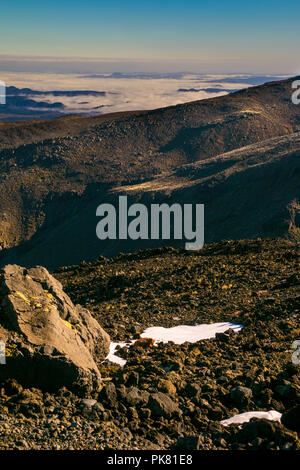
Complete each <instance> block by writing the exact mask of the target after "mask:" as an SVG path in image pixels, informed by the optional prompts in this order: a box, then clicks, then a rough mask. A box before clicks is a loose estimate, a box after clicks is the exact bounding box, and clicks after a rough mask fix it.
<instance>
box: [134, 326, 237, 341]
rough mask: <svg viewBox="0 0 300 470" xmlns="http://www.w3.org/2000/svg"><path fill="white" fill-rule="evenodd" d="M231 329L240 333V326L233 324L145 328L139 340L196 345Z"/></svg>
mask: <svg viewBox="0 0 300 470" xmlns="http://www.w3.org/2000/svg"><path fill="white" fill-rule="evenodd" d="M229 328H232V329H233V330H235V331H240V330H241V329H242V325H236V324H234V323H228V322H226V323H211V324H207V325H206V324H203V325H195V326H189V325H179V326H174V327H173V328H163V327H160V326H153V327H151V328H147V329H146V330H145V331H144V333H142V334H141V338H153V339H154V340H155V342H163V343H167V342H168V341H173V343H176V344H183V343H185V342H186V341H187V342H189V343H196V342H197V341H200V340H202V339H209V338H214V337H215V336H216V333H224V331H226V330H228V329H229Z"/></svg>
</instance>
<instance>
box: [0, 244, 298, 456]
mask: <svg viewBox="0 0 300 470" xmlns="http://www.w3.org/2000/svg"><path fill="white" fill-rule="evenodd" d="M54 275H55V277H56V278H58V279H59V280H60V281H61V282H62V285H63V287H64V289H65V291H66V292H67V294H68V295H70V298H71V299H72V301H73V302H74V303H80V304H81V305H82V306H84V307H86V306H88V308H89V310H90V311H91V313H92V314H93V316H94V318H95V319H96V320H98V321H100V323H101V324H102V325H103V327H104V328H105V330H106V331H107V332H108V333H109V334H110V336H111V338H112V340H115V341H119V340H128V341H129V340H131V339H134V338H138V337H139V334H140V333H141V332H142V331H143V329H144V328H146V327H149V326H152V325H154V326H155V325H156V326H165V327H170V326H176V325H180V324H187V325H194V324H198V323H199V324H201V323H212V322H219V321H221V322H224V321H230V322H233V323H238V324H242V325H243V328H242V330H241V331H240V332H239V333H236V332H234V331H232V330H229V331H228V332H227V333H223V334H219V335H217V337H216V338H212V339H209V340H202V341H199V342H196V343H193V344H191V343H185V344H183V345H175V344H173V343H168V344H160V345H158V346H154V347H151V343H150V342H149V343H148V346H147V344H145V343H142V342H140V343H139V342H137V343H136V344H135V346H133V347H130V348H128V349H126V348H125V349H122V350H121V351H120V352H119V353H118V354H119V355H122V356H123V357H124V358H126V359H127V363H126V365H125V366H124V368H122V367H120V366H118V365H116V364H111V363H108V362H104V363H103V364H102V365H101V366H100V371H101V375H102V378H103V387H102V389H101V390H100V392H99V391H97V390H95V391H94V392H91V393H90V394H88V395H86V397H85V398H82V397H79V396H78V395H76V394H74V393H72V392H71V391H70V390H68V389H66V388H62V389H61V390H60V391H58V392H55V393H49V392H47V391H45V390H43V391H41V390H39V389H37V388H31V389H28V388H25V389H23V387H22V386H21V385H20V384H18V383H17V382H16V381H13V380H2V382H1V384H0V390H1V395H0V397H1V398H0V400H1V403H0V423H1V427H0V436H1V439H0V447H1V448H2V449H12V448H15V449H16V448H17V449H28V448H30V449H107V448H110V449H170V448H177V449H196V448H198V449H256V450H262V449H264V450H265V449H286V450H289V449H298V450H299V449H300V441H299V437H300V428H299V422H300V419H299V412H300V379H299V365H296V364H294V363H293V362H292V352H293V350H292V347H291V346H292V342H293V341H295V340H298V339H299V335H300V329H299V325H300V323H299V315H300V311H299V308H300V284H299V282H300V280H299V247H297V246H296V245H291V244H290V243H288V242H287V241H284V240H280V239H266V240H252V241H236V242H221V243H214V244H210V245H206V246H205V248H204V249H203V250H201V251H200V252H193V253H192V252H186V251H182V250H175V249H173V248H159V249H156V250H146V251H142V252H139V253H134V254H129V255H119V256H118V257H116V258H113V259H110V260H108V259H105V258H100V259H98V260H97V261H96V262H94V263H82V264H80V265H77V266H71V267H64V268H60V269H59V270H57V271H56V272H55V273H54ZM0 367H5V366H3V365H0ZM257 410H261V411H268V410H276V411H277V412H280V413H282V418H281V422H282V423H281V424H280V423H278V422H270V421H267V420H261V419H259V420H257V419H256V420H253V421H250V422H249V423H245V424H243V425H242V426H238V425H230V426H227V427H225V426H224V425H222V424H221V423H220V421H221V420H224V419H227V418H229V417H230V416H234V415H236V414H238V413H242V412H246V411H257Z"/></svg>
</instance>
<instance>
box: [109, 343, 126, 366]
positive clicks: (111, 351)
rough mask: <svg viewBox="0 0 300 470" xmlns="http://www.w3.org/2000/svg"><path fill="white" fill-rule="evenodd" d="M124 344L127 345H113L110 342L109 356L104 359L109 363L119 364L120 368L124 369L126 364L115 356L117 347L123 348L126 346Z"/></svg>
mask: <svg viewBox="0 0 300 470" xmlns="http://www.w3.org/2000/svg"><path fill="white" fill-rule="evenodd" d="M126 344H128V343H124V342H121V343H113V342H111V343H110V347H109V354H108V356H107V357H106V358H105V359H106V360H108V361H110V362H114V363H115V364H119V365H120V366H122V367H124V366H125V364H126V360H125V359H123V358H122V357H120V356H117V355H116V354H115V352H116V350H117V347H118V346H120V347H121V348H124V347H125V346H126Z"/></svg>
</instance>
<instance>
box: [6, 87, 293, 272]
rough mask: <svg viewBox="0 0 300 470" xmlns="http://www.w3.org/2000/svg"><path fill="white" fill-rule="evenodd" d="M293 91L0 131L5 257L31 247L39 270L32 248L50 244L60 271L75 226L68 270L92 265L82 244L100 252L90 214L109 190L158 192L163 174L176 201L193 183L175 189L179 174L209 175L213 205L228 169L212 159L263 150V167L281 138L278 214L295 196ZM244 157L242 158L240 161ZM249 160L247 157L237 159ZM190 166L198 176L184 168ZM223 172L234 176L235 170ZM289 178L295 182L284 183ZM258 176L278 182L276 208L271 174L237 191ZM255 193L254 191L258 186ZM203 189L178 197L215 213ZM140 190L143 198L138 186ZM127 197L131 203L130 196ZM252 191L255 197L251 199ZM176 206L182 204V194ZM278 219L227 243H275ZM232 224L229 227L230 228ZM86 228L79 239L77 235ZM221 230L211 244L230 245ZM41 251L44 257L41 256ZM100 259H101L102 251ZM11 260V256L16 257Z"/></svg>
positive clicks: (259, 90) (262, 90)
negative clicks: (154, 188) (219, 240)
mask: <svg viewBox="0 0 300 470" xmlns="http://www.w3.org/2000/svg"><path fill="white" fill-rule="evenodd" d="M291 83H292V80H285V81H280V82H272V83H268V84H266V85H263V86H258V87H253V88H250V89H247V90H243V91H240V92H237V93H233V94H230V95H227V96H222V97H219V98H213V99H210V100H203V101H197V102H191V103H187V104H182V105H178V106H172V107H169V108H164V109H158V110H154V111H149V112H146V111H140V112H139V111H137V112H132V113H127V112H126V113H118V114H114V115H105V116H101V117H96V118H80V117H74V116H73V117H72V116H71V117H66V118H60V119H56V120H52V121H51V120H50V121H32V122H28V121H27V122H22V123H20V122H18V123H1V125H0V246H2V248H4V249H6V250H7V249H9V248H13V247H15V246H18V245H20V244H23V243H24V242H28V241H29V240H30V241H29V242H28V243H27V245H26V244H25V245H24V250H25V249H26V250H28V247H31V248H30V252H31V253H32V256H33V258H32V260H36V258H37V259H39V256H38V255H33V253H37V252H38V250H39V248H38V247H35V246H34V245H35V244H36V243H38V246H42V245H43V243H46V240H48V238H49V237H50V239H51V240H53V244H54V245H55V246H56V247H59V246H61V249H58V248H56V251H55V252H54V253H52V254H51V255H50V254H48V255H47V253H48V250H50V251H51V243H52V242H51V243H50V245H45V246H47V248H46V252H45V253H44V255H43V256H42V258H41V259H43V260H44V258H45V257H46V259H45V260H44V263H42V264H45V265H46V266H49V265H55V266H56V265H58V264H59V259H58V257H59V256H60V252H61V253H62V254H63V253H64V251H65V248H66V247H65V248H64V244H65V243H66V239H67V238H66V237H67V234H68V237H69V229H68V227H71V226H73V225H74V230H75V228H76V230H78V228H80V227H81V229H80V230H79V232H73V238H74V237H75V238H77V239H78V240H80V238H81V237H82V239H81V241H80V242H79V241H78V243H79V246H77V245H78V243H77V245H76V244H75V245H74V247H73V248H72V251H73V253H75V254H73V255H72V256H71V255H70V256H69V255H67V254H66V256H65V259H66V262H68V263H70V262H71V263H72V262H73V261H74V262H75V261H76V262H79V261H80V256H87V257H88V258H90V257H91V256H95V251H94V249H93V250H92V248H91V249H90V251H91V252H92V253H89V249H88V248H84V246H85V245H86V243H87V240H89V242H88V244H89V243H90V239H91V238H92V237H93V243H92V245H93V246H94V244H95V242H97V239H96V240H94V238H95V235H94V233H95V223H96V221H95V209H96V206H97V205H98V204H100V203H101V202H102V201H103V200H106V199H107V197H113V196H111V195H109V194H110V193H108V191H111V190H112V188H114V187H120V186H122V187H123V186H126V187H127V186H132V185H135V184H138V185H140V184H141V183H143V182H147V181H150V182H151V183H150V186H151V185H152V184H153V185H155V184H161V177H159V178H158V179H156V180H155V182H154V179H155V178H156V177H157V176H158V175H161V174H162V173H163V174H166V173H168V178H169V183H168V184H171V183H170V182H171V181H172V182H174V179H178V181H179V183H178V184H179V187H178V188H177V191H179V192H180V191H181V189H180V184H181V183H182V184H183V185H185V186H186V185H189V184H190V183H189V180H191V179H192V178H194V176H193V177H192V178H191V177H190V176H188V177H187V181H184V179H182V178H181V180H180V178H179V176H178V175H179V174H180V172H185V171H186V172H191V174H193V172H195V171H196V172H197V171H198V170H199V171H202V172H203V171H204V172H205V171H206V172H211V174H212V175H215V178H216V180H217V181H219V180H220V181H219V184H218V185H215V188H217V187H218V188H219V191H220V192H219V193H218V194H219V196H218V197H221V196H220V195H221V193H222V191H223V190H224V188H223V189H222V191H221V188H222V184H223V185H224V184H225V183H224V182H223V183H222V178H223V176H222V175H219V173H220V170H221V169H222V168H223V167H224V165H225V167H226V165H227V163H226V162H225V163H224V162H223V163H221V161H222V158H223V157H218V159H217V160H218V161H215V157H217V156H218V155H222V154H225V153H228V152H230V151H232V150H235V149H239V148H241V147H244V146H248V145H256V144H258V143H259V142H262V141H264V142H266V143H265V145H266V148H264V147H262V148H261V149H260V152H261V153H262V155H261V157H262V161H263V160H264V158H265V157H264V154H265V152H266V158H267V155H268V152H271V153H272V152H273V150H270V149H269V150H268V148H269V147H268V146H269V145H271V147H272V145H273V144H272V143H270V142H268V140H270V139H273V138H274V137H277V136H286V137H287V138H286V140H284V139H283V141H282V149H281V144H280V143H279V142H278V143H277V144H275V147H276V148H274V155H275V154H277V152H279V154H278V155H280V152H283V153H284V154H285V155H288V154H289V152H290V153H291V154H289V157H287V156H286V157H285V158H286V159H285V160H284V161H285V162H287V164H285V163H283V157H282V158H281V165H282V167H283V168H284V171H285V172H287V177H289V180H288V184H287V186H286V187H285V189H283V188H282V191H286V194H285V195H284V197H282V198H281V200H282V202H280V204H285V203H286V201H287V200H288V199H289V198H290V197H292V198H294V197H296V196H297V194H295V192H296V193H297V190H296V191H295V188H294V186H295V185H296V186H297V182H296V180H297V174H296V176H295V175H294V172H295V171H296V172H297V171H298V170H297V168H296V166H295V165H297V158H296V157H295V156H294V157H293V152H294V151H295V152H298V151H299V148H298V136H297V134H296V132H297V131H299V130H300V119H299V107H297V106H295V105H293V104H292V102H291ZM294 141H295V142H294ZM293 142H294V143H293ZM293 146H294V147H293ZM254 150H255V148H254ZM254 150H253V151H254ZM244 151H245V150H244V149H242V150H241V152H242V154H243V155H244V153H243V152H244ZM296 156H297V155H296ZM248 157H249V156H248ZM248 157H246V154H245V155H244V157H243V158H246V159H247V158H248ZM224 158H225V157H224ZM226 158H229V160H230V159H231V158H233V159H234V158H237V156H236V155H233V156H230V155H229V156H227V157H226ZM267 161H268V165H271V166H268V168H269V167H270V168H271V167H272V168H273V166H274V165H273V164H271V163H270V162H269V160H268V158H267ZM197 162H204V163H205V162H206V163H205V165H204V166H201V165H200V166H199V169H198V170H197V164H198V163H197ZM188 164H195V166H193V165H192V166H187V167H186V166H185V165H188ZM199 164H200V163H199ZM222 165H223V166H222ZM249 165H250V164H249ZM277 165H279V163H278V162H277ZM229 166H230V167H232V163H230V164H229ZM285 166H286V168H285ZM266 168H267V167H266ZM289 168H291V169H290V171H291V172H292V175H293V176H292V178H290V175H289V173H288V171H289ZM242 169H243V168H242ZM174 171H175V173H174ZM176 171H177V172H179V173H176ZM257 171H263V172H266V173H263V174H264V178H266V180H268V181H269V177H270V178H271V180H272V181H273V180H274V183H273V184H274V187H273V189H271V191H270V192H271V193H272V198H273V199H274V198H275V199H276V197H277V196H276V190H277V187H276V185H277V184H278V182H276V181H277V180H276V178H275V177H274V176H269V174H268V171H269V170H268V169H264V170H259V168H256V167H255V166H254V168H253V169H252V170H251V169H250V168H247V169H245V173H244V179H245V181H244V180H243V179H242V181H243V183H242V184H243V185H245V184H246V183H247V181H248V178H254V177H256V176H255V174H256V173H255V172H257ZM278 171H279V170H278ZM280 171H281V170H280ZM170 172H171V173H170ZM172 172H173V173H172ZM234 174H236V176H235V177H234V175H231V178H232V179H233V180H234V182H233V186H234V185H235V184H238V183H236V181H237V180H236V178H237V179H239V178H241V175H242V171H239V172H238V176H237V173H236V172H234ZM274 178H275V179H274ZM295 178H296V180H295V183H293V181H294V179H295ZM298 178H299V175H298ZM180 181H181V183H180ZM226 181H227V180H226ZM230 181H231V180H230ZM298 181H299V180H298ZM221 183H222V184H221ZM148 184H149V183H148ZM172 184H173V183H172ZM201 184H202V183H201ZM201 184H200V186H201ZM207 184H208V183H207ZM230 184H231V183H230ZM253 185H254V186H255V184H254V181H253ZM200 186H199V185H198V186H197V190H195V185H193V189H191V193H190V194H189V195H188V196H187V195H184V198H187V197H188V198H192V199H195V200H196V201H199V197H200V196H201V197H200V199H202V200H200V201H199V202H206V203H210V204H212V207H213V206H214V204H215V205H216V202H217V200H215V202H214V201H213V200H212V197H216V191H217V189H214V190H213V192H211V189H209V190H208V188H210V186H207V187H206V186H205V185H202V186H203V192H202V193H201V191H200V192H199V187H200ZM228 188H230V186H229V183H228ZM136 189H137V190H138V191H140V189H139V186H138V187H136ZM144 189H145V188H144V187H141V191H142V193H144V192H145V191H144ZM174 189H175V188H174ZM182 190H183V188H182ZM262 190H263V188H262V185H261V184H260V185H259V188H258V189H257V191H258V196H257V198H258V199H259V198H261V195H262V193H261V192H260V193H259V191H262ZM130 191H131V193H132V194H133V192H132V190H130ZM230 191H231V190H230V189H228V196H227V197H228V200H230V198H234V197H236V195H235V193H231V192H230ZM253 191H254V193H255V190H253ZM178 194H179V193H178ZM108 195H109V196H108ZM179 196H180V197H181V194H179ZM141 197H145V196H142V195H141ZM147 197H148V196H147ZM176 197H177V194H176ZM240 197H244V198H246V197H247V194H246V193H243V194H240ZM273 199H272V200H273ZM279 199H280V198H279ZM96 202H97V204H96ZM95 204H96V205H95ZM280 204H279V205H280ZM229 206H230V205H229ZM278 207H279V206H278ZM217 212H218V210H217ZM267 213H268V211H267ZM267 213H263V214H262V220H263V218H264V215H266V216H267V218H268V215H267ZM84 214H85V215H84ZM86 214H90V215H89V216H88V215H86ZM230 214H232V212H231V213H230ZM230 214H229V215H228V218H229V219H230V217H231V215H230ZM282 215H283V209H280V211H279V213H278V214H277V215H276V214H275V213H274V217H275V219H274V222H272V223H271V222H268V223H267V225H268V226H269V228H267V227H264V228H263V227H262V226H261V225H259V226H257V228H256V229H255V230H253V233H248V232H249V230H248V231H247V232H246V233H245V231H244V230H242V229H241V230H234V231H233V232H232V235H231V237H236V236H241V237H247V236H257V235H259V234H260V235H263V234H264V233H266V234H268V235H272V234H273V232H274V235H280V234H281V233H283V229H282V228H280V227H281V222H280V224H279V228H276V227H277V225H278V224H277V222H278V220H277V219H276V217H279V216H280V217H282ZM280 220H281V219H280ZM83 222H84V224H83ZM216 222H217V220H216ZM86 224H89V225H86ZM228 224H229V225H230V222H228ZM270 224H271V225H270ZM83 225H85V231H84V232H83V233H82V231H83V229H82V226H83ZM229 225H228V226H229ZM219 226H220V228H218V227H219ZM222 227H223V225H222V224H219V225H218V226H217V227H215V228H214V231H215V232H216V236H218V237H224V236H225V237H228V236H229V237H230V233H229V234H228V230H227V231H226V230H225V231H224V229H223V228H222ZM272 227H273V228H272ZM89 234H90V235H89ZM217 234H218V235H217ZM69 238H70V237H69ZM212 239H215V238H214V237H212ZM40 244H41V245H40ZM67 244H68V243H67ZM71 245H72V244H71ZM119 249H121V250H122V249H123V247H120V246H117V247H116V250H119ZM6 250H4V251H5V253H3V256H2V257H5V259H7V255H8V253H7V252H6ZM32 250H33V251H32ZM43 250H44V251H45V247H44V248H43ZM76 250H79V251H77V252H76ZM22 251H23V247H22ZM96 251H97V253H98V252H101V251H102V248H99V247H98V246H97V249H96ZM103 251H105V252H106V251H107V249H106V248H105V249H104V250H103ZM114 251H115V250H114ZM10 252H12V253H14V250H12V251H11V250H10ZM30 256H31V255H29V254H28V257H27V258H26V259H28V262H29V260H30ZM73 256H75V258H76V259H75V260H73ZM56 258H57V259H56ZM49 263H50V264H49Z"/></svg>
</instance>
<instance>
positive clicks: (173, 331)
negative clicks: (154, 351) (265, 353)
mask: <svg viewBox="0 0 300 470" xmlns="http://www.w3.org/2000/svg"><path fill="white" fill-rule="evenodd" d="M229 328H232V329H233V330H234V331H240V330H241V329H242V328H243V326H242V325H236V324H235V323H228V322H225V323H211V324H208V325H206V324H203V325H195V326H189V325H179V326H174V327H173V328H163V327H160V326H153V327H150V328H147V329H146V330H145V331H144V332H143V333H142V334H141V338H152V339H154V341H155V345H156V344H157V343H161V342H162V343H168V341H173V343H176V344H183V343H185V342H186V341H187V342H189V343H196V342H197V341H200V340H202V339H209V338H214V337H215V335H216V333H223V332H224V331H226V330H228V329H229ZM135 341H136V340H132V341H129V342H127V343H126V342H120V343H113V342H112V343H110V350H109V354H108V356H107V357H106V360H108V361H110V362H114V363H115V364H119V365H120V366H122V367H123V366H124V365H125V364H126V360H125V359H123V358H122V357H120V356H118V355H117V354H116V350H117V347H118V346H120V347H121V348H124V347H125V346H127V345H132V344H134V343H135Z"/></svg>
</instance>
